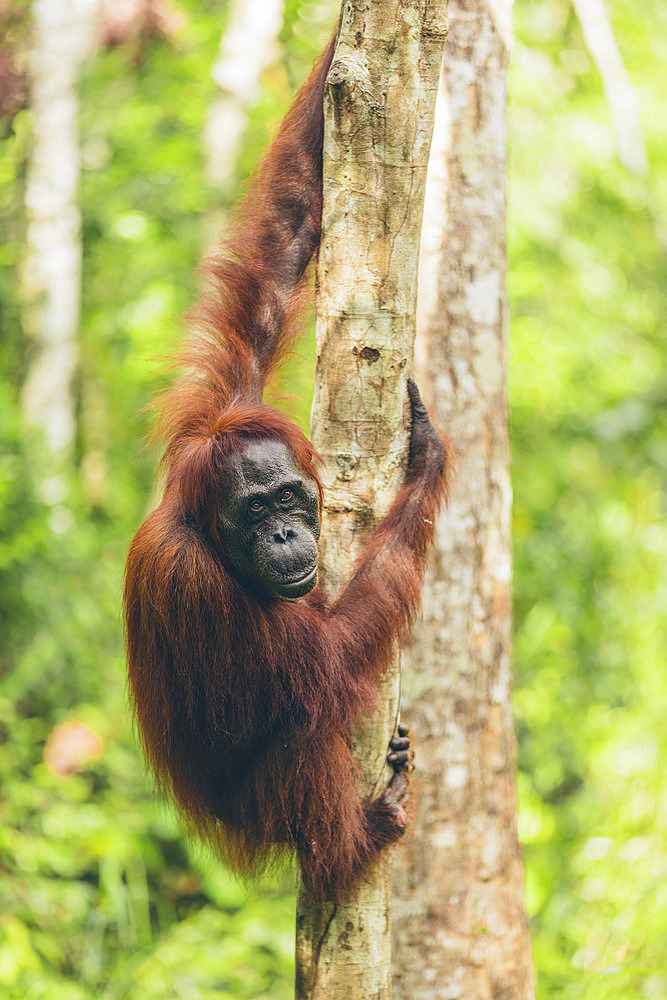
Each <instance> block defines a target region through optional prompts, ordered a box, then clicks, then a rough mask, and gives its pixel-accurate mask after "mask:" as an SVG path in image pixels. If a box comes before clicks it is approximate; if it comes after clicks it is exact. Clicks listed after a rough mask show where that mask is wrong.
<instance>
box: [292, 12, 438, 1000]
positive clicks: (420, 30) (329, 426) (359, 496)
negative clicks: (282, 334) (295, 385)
mask: <svg viewBox="0 0 667 1000" xmlns="http://www.w3.org/2000/svg"><path fill="white" fill-rule="evenodd" d="M445 35H446V2H445V0H431V2H426V0H421V2H420V0H404V2H402V3H401V2H397V0H391V2H387V0H370V2H366V3H360V2H358V3H355V2H350V3H346V4H345V6H344V9H343V14H342V16H341V25H340V30H339V40H338V46H337V49H336V56H335V58H334V61H333V64H332V67H331V70H330V72H329V78H328V84H327V92H326V98H325V137H324V212H323V241H322V246H321V249H320V255H319V263H318V317H317V372H316V384H315V399H314V404H313V421H312V430H313V441H314V443H315V445H316V447H317V448H318V450H319V452H320V454H321V455H322V457H323V459H324V461H325V468H326V471H325V490H326V503H325V511H324V524H323V532H322V536H323V543H322V551H321V556H322V566H323V583H324V586H325V587H326V588H327V590H328V591H329V592H331V593H335V592H336V591H337V590H338V588H339V587H340V585H341V583H342V581H343V580H344V579H345V578H346V577H347V576H348V575H349V572H350V568H351V564H352V561H353V559H354V556H355V553H356V551H357V550H358V548H359V546H360V543H361V542H362V540H363V538H364V536H365V534H366V533H367V532H368V530H369V529H370V528H371V527H372V525H373V523H374V522H375V520H376V519H377V518H379V517H380V516H381V515H382V514H383V513H384V512H385V511H386V509H387V507H388V505H389V502H390V499H391V497H392V496H393V493H394V491H395V489H396V487H397V485H398V483H399V481H400V479H401V476H402V473H403V469H404V467H405V460H406V457H407V456H406V445H407V435H406V426H405V425H406V416H407V412H408V406H407V399H406V379H407V376H408V374H409V373H410V372H411V370H412V359H413V344H414V323H415V308H416V278H417V260H418V250H419V232H420V228H421V218H422V207H423V194H424V184H425V179H426V166H427V162H428V152H429V145H430V140H431V132H432V124H433V112H434V106H435V94H436V90H437V80H438V74H439V67H440V61H441V56H442V48H443V44H444V40H445ZM398 682H399V662H398V655H396V657H395V659H394V661H393V663H392V664H390V665H389V666H388V669H387V674H386V681H385V684H384V688H383V692H382V696H381V702H380V703H381V705H382V709H381V711H379V712H378V714H377V715H376V716H375V717H374V718H373V719H371V720H369V721H368V725H367V727H366V728H365V729H364V732H363V733H359V734H357V735H356V739H355V753H356V756H357V758H358V760H359V762H360V764H361V768H362V772H363V788H362V791H363V793H364V794H370V793H371V792H374V793H378V792H379V791H380V789H381V788H382V787H383V786H384V784H385V783H386V781H387V779H388V777H389V773H388V769H387V767H386V765H385V756H386V753H387V744H388V741H389V738H390V736H391V734H392V732H393V729H394V726H395V723H396V719H397V714H398ZM391 875H392V852H390V851H387V852H385V854H384V856H383V857H382V858H381V859H380V861H379V862H378V863H377V864H376V865H375V866H374V868H373V870H372V871H371V872H369V876H368V878H367V879H366V880H365V881H364V882H363V883H362V886H361V888H360V890H359V894H358V898H357V899H356V900H354V901H351V902H350V904H349V905H346V906H343V907H341V908H336V907H334V906H333V905H329V906H327V907H325V908H324V909H320V908H319V907H317V906H314V905H313V904H312V903H311V902H310V900H309V899H308V898H307V896H306V895H305V893H304V891H303V888H300V891H299V898H298V904H297V945H296V963H297V970H296V996H297V998H298V1000H305V998H308V1000H324V998H326V1000H336V998H340V997H345V998H346V1000H369V998H371V997H373V998H378V1000H386V998H388V997H389V996H390V990H391V956H390V945H391V933H390V926H391V920H390V914H391V888H392V886H391V882H392V878H391Z"/></svg>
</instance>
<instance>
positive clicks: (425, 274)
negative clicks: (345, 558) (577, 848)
mask: <svg viewBox="0 0 667 1000" xmlns="http://www.w3.org/2000/svg"><path fill="white" fill-rule="evenodd" d="M511 6H512V4H511V0H502V2H500V3H497V2H496V3H491V2H490V0H483V2H481V3H478V4H470V3H468V2H467V0H451V3H450V34H449V40H448V43H447V47H446V50H445V60H444V65H443V73H442V77H441V84H440V91H439V95H438V104H437V110H436V125H435V132H434V139H433V147H432V150H431V161H430V164H429V175H428V181H427V194H426V207H425V213H424V228H423V232H422V255H421V261H420V268H421V270H420V294H419V307H418V341H417V357H416V362H417V364H416V368H417V379H418V381H419V383H420V385H423V386H424V390H425V394H426V398H427V400H428V403H429V405H432V406H433V407H434V410H435V412H436V414H437V418H438V420H439V422H440V424H441V426H443V427H444V428H445V429H446V430H447V432H448V433H449V434H450V435H451V436H452V439H453V443H454V447H455V450H456V452H457V455H458V462H457V473H456V476H455V480H454V483H453V487H452V491H451V499H450V503H449V509H448V512H447V513H446V514H445V515H444V517H442V518H441V519H440V522H439V526H438V531H437V540H436V552H435V553H434V558H433V560H432V563H431V567H430V571H429V573H428V575H427V586H426V592H425V597H424V621H423V624H422V625H421V627H420V628H419V629H418V631H417V637H416V641H415V644H414V646H413V648H412V649H411V650H410V652H409V654H408V655H407V657H406V669H405V671H404V680H403V691H404V708H403V717H404V718H405V719H406V720H407V721H409V722H411V723H412V724H413V725H414V732H415V734H416V741H417V743H416V745H417V775H418V778H419V815H418V821H417V824H416V826H415V828H414V830H413V831H412V832H411V835H410V836H409V839H408V841H407V843H405V844H404V845H402V847H401V850H400V851H399V852H398V853H397V858H398V873H397V880H396V881H397V885H396V900H395V906H396V921H395V927H394V972H395V978H394V991H395V996H396V997H397V998H399V1000H458V998H461V1000H500V998H503V1000H510V998H516V1000H519V998H521V1000H526V998H529V997H531V996H532V995H533V974H532V969H531V963H530V944H529V937H528V927H527V921H526V919H525V915H524V908H523V879H522V870H521V861H520V855H519V846H518V841H517V832H516V804H515V744H514V733H513V724H512V717H511V709H510V597H511V590H510V587H511V547H510V505H511V492H510V482H509V467H508V466H509V455H508V434H507V412H506V401H505V385H506V334H507V309H506V299H505V267H506V251H505V104H506V70H507V57H508V48H509V43H510V36H511Z"/></svg>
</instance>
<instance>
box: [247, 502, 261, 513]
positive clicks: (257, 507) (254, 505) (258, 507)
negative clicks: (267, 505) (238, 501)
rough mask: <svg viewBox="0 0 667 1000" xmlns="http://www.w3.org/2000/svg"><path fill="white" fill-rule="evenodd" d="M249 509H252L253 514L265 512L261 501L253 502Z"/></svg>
mask: <svg viewBox="0 0 667 1000" xmlns="http://www.w3.org/2000/svg"><path fill="white" fill-rule="evenodd" d="M248 507H249V508H250V510H251V511H252V513H253V514H259V512H260V511H262V510H264V504H263V503H262V502H261V500H251V501H250V503H249V504H248Z"/></svg>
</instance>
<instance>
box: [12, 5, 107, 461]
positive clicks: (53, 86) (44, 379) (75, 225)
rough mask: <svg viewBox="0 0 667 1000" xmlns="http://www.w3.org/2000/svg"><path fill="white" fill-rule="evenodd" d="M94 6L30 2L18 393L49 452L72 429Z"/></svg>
mask: <svg viewBox="0 0 667 1000" xmlns="http://www.w3.org/2000/svg"><path fill="white" fill-rule="evenodd" d="M95 8H96V3H95V0H36V2H35V3H34V4H33V5H32V16H33V22H34V44H33V49H32V54H31V59H30V80H31V88H30V103H31V108H32V112H33V120H34V136H33V147H32V152H31V156H30V163H29V168H28V180H27V186H26V196H25V202H26V211H27V217H28V232H27V242H28V255H27V258H26V261H25V265H24V268H23V294H24V296H25V303H26V304H25V310H24V327H25V331H26V334H27V335H28V338H29V341H30V342H31V344H30V346H31V348H32V350H31V360H30V364H29V370H28V376H27V379H26V382H25V385H24V389H23V395H22V399H23V407H24V411H25V413H26V416H27V418H28V420H29V422H30V423H32V424H33V425H34V426H36V427H37V428H38V429H39V430H40V431H41V432H42V433H43V435H44V439H45V441H46V445H47V447H48V449H49V451H50V452H51V453H52V454H53V455H54V456H67V454H68V453H69V451H70V449H71V446H72V443H73V440H74V431H75V417H74V401H73V398H72V388H71V384H72V377H73V375H74V372H75V369H76V365H77V358H78V344H77V337H78V331H79V311H80V297H81V219H80V212H79V206H78V202H77V191H78V182H79V137H78V128H77V114H78V94H77V81H78V74H79V69H80V66H81V62H82V60H83V59H84V58H85V56H86V54H87V53H88V52H89V50H90V46H91V44H92V32H93V17H94V14H95Z"/></svg>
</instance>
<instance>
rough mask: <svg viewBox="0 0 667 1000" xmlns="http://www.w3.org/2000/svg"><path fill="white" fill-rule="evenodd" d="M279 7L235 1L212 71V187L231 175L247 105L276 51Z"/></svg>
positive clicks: (278, 1) (268, 0)
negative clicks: (214, 90)
mask: <svg viewBox="0 0 667 1000" xmlns="http://www.w3.org/2000/svg"><path fill="white" fill-rule="evenodd" d="M283 7H284V3H283V0H233V3H232V8H231V11H230V15H229V23H228V25H227V27H226V28H225V31H224V34H223V36H222V40H221V42H220V51H219V53H218V58H217V60H216V63H215V66H214V67H213V70H212V75H213V79H214V80H215V82H216V83H217V85H218V87H219V88H220V90H219V93H218V95H217V96H216V98H215V100H214V101H213V103H212V105H211V108H210V110H209V114H208V119H207V122H206V150H207V160H206V169H207V175H208V179H209V181H210V182H211V184H213V185H215V186H216V187H221V188H224V187H225V186H226V185H227V184H229V182H230V181H231V179H232V177H233V175H234V167H235V164H236V157H237V154H238V151H239V147H240V145H241V139H242V137H243V129H244V128H245V124H246V121H247V118H248V110H249V108H250V105H251V104H252V102H253V101H254V100H255V99H256V97H257V95H258V93H259V81H260V78H261V75H262V73H263V72H264V70H265V69H266V68H267V66H270V65H271V63H272V61H273V60H274V59H275V56H276V48H277V46H276V40H277V38H278V33H279V31H280V29H281V27H282V23H283Z"/></svg>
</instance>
